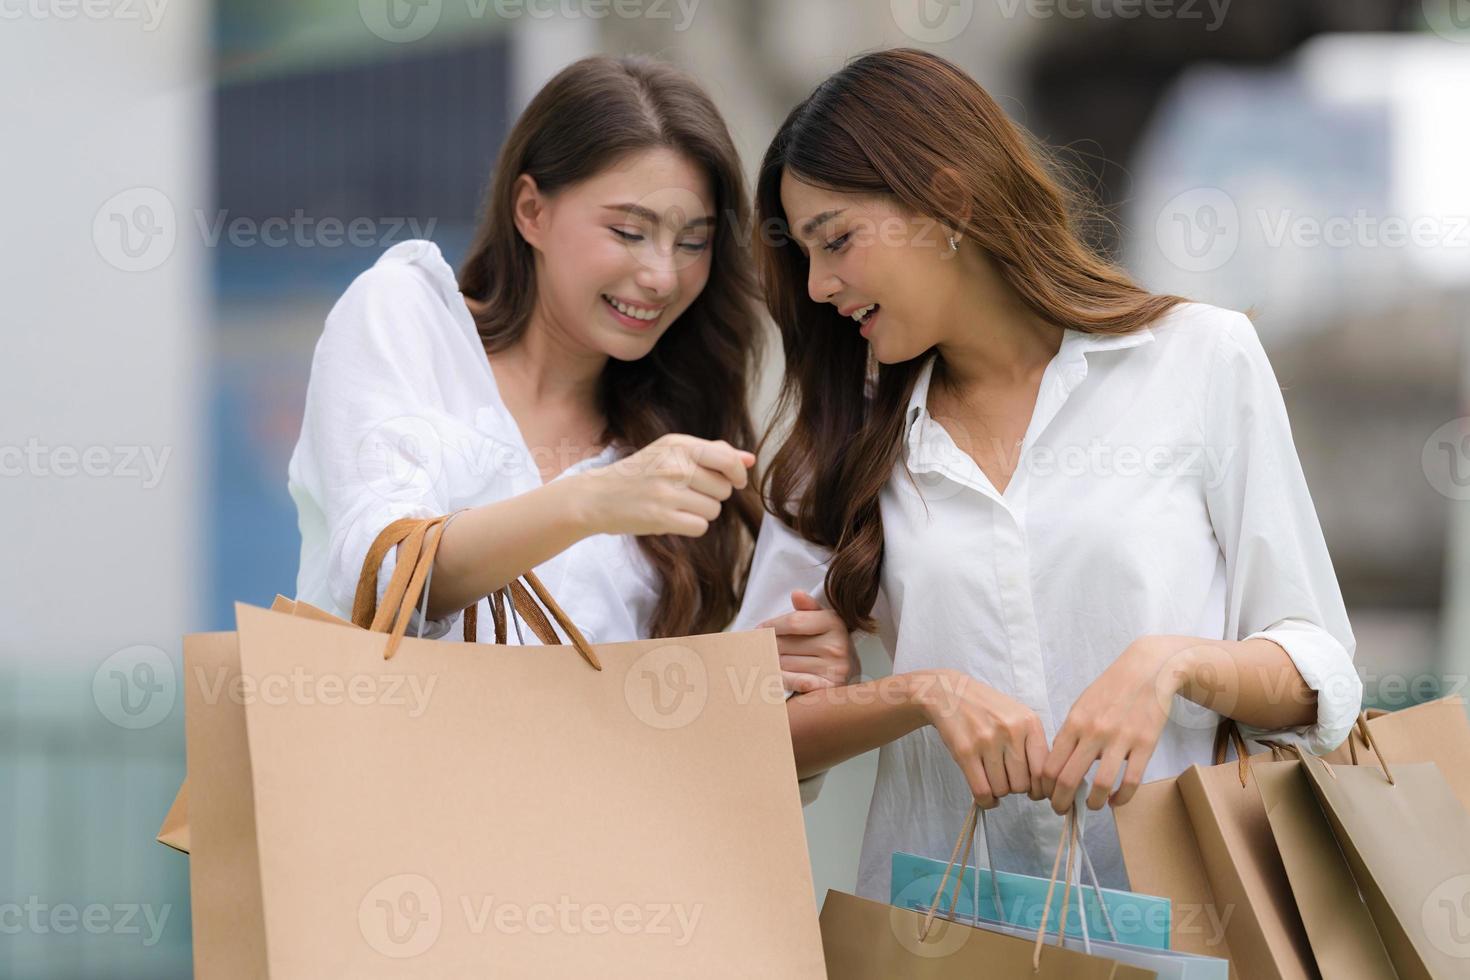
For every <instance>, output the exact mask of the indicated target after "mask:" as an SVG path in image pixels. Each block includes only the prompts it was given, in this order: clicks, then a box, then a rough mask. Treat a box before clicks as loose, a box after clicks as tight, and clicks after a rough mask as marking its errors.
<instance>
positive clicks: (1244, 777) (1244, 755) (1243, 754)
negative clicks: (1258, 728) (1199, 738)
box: [1215, 716, 1251, 786]
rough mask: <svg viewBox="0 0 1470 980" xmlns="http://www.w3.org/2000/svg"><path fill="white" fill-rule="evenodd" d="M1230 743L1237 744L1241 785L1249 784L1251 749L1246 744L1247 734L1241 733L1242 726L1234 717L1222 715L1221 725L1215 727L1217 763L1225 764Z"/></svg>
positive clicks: (1236, 751) (1236, 750)
mask: <svg viewBox="0 0 1470 980" xmlns="http://www.w3.org/2000/svg"><path fill="white" fill-rule="evenodd" d="M1228 745H1234V746H1235V755H1236V757H1237V758H1239V760H1240V785H1242V786H1246V785H1249V780H1250V772H1251V767H1250V761H1249V759H1248V757H1249V755H1250V750H1249V749H1247V748H1246V746H1245V736H1244V735H1242V734H1241V733H1240V726H1239V725H1237V724H1236V723H1235V719H1234V718H1226V717H1223V716H1222V717H1221V718H1220V727H1219V728H1216V729H1215V765H1217V766H1223V765H1224V764H1225V749H1226V746H1228Z"/></svg>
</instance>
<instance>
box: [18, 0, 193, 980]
mask: <svg viewBox="0 0 1470 980" xmlns="http://www.w3.org/2000/svg"><path fill="white" fill-rule="evenodd" d="M3 17H4V20H3V22H0V106H3V108H0V115H3V119H4V124H3V129H4V140H5V151H4V153H3V154H0V160H3V162H0V174H3V177H0V214H3V215H4V216H5V224H6V229H5V234H4V235H0V277H3V295H4V300H5V302H4V304H3V312H0V323H3V331H0V343H3V352H0V364H3V378H4V381H3V384H0V467H3V470H0V513H3V514H4V515H5V516H4V529H5V542H6V549H5V550H6V554H7V559H8V560H7V561H5V562H4V563H3V566H0V623H3V624H4V625H3V627H0V767H3V778H0V786H3V789H0V794H3V795H0V808H3V809H0V825H3V826H4V827H5V844H4V848H3V849H0V856H3V858H4V862H3V865H0V870H3V874H0V902H6V903H20V904H28V905H31V906H37V905H39V906H42V907H43V909H42V910H41V911H40V912H39V914H38V915H35V916H33V915H31V914H29V913H27V914H26V916H25V919H24V925H23V928H22V931H21V932H20V933H18V934H14V935H7V936H6V937H5V939H4V941H3V943H0V974H3V975H5V976H13V977H21V976H24V977H36V978H40V977H52V976H54V977H78V976H102V975H106V976H113V977H128V976H138V977H144V976H147V977H161V976H187V975H188V963H187V959H181V958H180V954H182V956H184V957H186V956H187V949H188V947H187V940H188V909H187V905H186V904H185V905H182V906H180V905H179V901H180V900H181V897H183V901H185V902H186V894H187V892H186V888H187V871H186V869H185V866H184V865H183V862H182V859H179V860H177V861H175V862H173V863H172V864H170V863H169V862H164V861H160V860H159V857H160V855H158V854H156V853H155V851H156V850H158V849H159V847H158V845H156V844H153V843H152V842H151V837H152V834H153V833H154V832H155V830H156V828H157V822H158V820H159V818H160V816H161V814H162V812H163V808H164V807H165V806H166V804H167V799H168V794H171V793H172V789H173V786H176V785H177V780H178V777H179V775H180V772H179V760H181V758H182V755H181V747H182V730H183V725H182V719H183V711H182V707H183V706H182V699H180V698H178V697H177V692H178V690H179V685H178V683H177V680H178V674H177V670H178V663H179V642H180V636H181V635H182V634H183V633H184V632H185V631H186V630H187V629H189V628H190V627H191V625H192V620H193V618H194V612H195V610H196V608H197V595H198V593H197V589H196V583H197V581H198V576H199V558H198V553H199V545H198V524H199V522H198V519H197V514H198V511H199V504H200V499H201V494H202V493H203V488H202V487H201V485H200V479H199V477H200V473H201V472H202V469H203V466H202V462H201V455H202V452H203V451H204V447H203V446H202V445H201V444H200V438H199V432H200V426H201V421H202V420H201V419H200V417H199V416H200V411H199V405H200V394H199V393H200V390H201V388H202V386H203V385H205V384H207V379H206V378H204V377H201V375H200V370H199V365H200V356H199V355H200V344H201V340H202V338H203V331H204V327H205V323H206V319H207V296H206V285H207V284H206V281H205V272H206V269H205V265H204V262H203V259H202V254H201V253H202V248H201V245H200V239H199V236H198V235H197V234H192V233H191V231H192V229H193V227H194V226H193V223H192V217H191V214H190V213H191V212H192V210H193V209H195V208H201V207H203V206H204V205H205V203H206V194H207V188H206V183H205V179H206V177H205V175H206V166H205V165H206V156H205V148H206V146H207V145H208V136H209V132H208V119H207V108H208V100H209V93H210V88H209V63H208V56H207V52H208V46H207V20H206V17H207V8H206V7H205V6H204V5H201V4H198V3H182V2H169V0H154V2H153V3H151V4H130V5H123V4H100V5H99V4H88V5H82V4H65V3H55V4H48V3H43V2H37V3H31V4H24V5H22V4H7V5H6V6H5V7H4V8H3ZM134 726H136V727H134ZM170 783H172V784H173V786H170V785H169V784H170ZM163 856H164V857H166V856H167V855H163ZM181 886H182V887H181ZM93 903H104V904H106V905H107V906H108V909H109V911H108V913H107V914H108V916H109V918H108V920H107V930H106V931H105V932H103V933H100V934H93V933H91V932H89V931H87V930H84V929H81V928H78V927H77V926H76V925H75V920H73V925H72V928H71V930H70V931H69V932H68V931H66V925H65V924H66V921H67V919H66V916H65V915H63V916H62V917H61V918H60V919H53V918H52V917H51V911H50V910H54V909H55V908H56V907H58V906H67V905H70V906H73V907H75V908H76V909H78V910H81V909H84V908H85V907H86V906H87V905H89V904H93ZM119 905H133V906H138V907H139V911H141V907H142V906H150V907H152V909H153V911H154V912H155V916H156V917H157V916H161V915H163V914H167V915H168V916H169V917H168V919H166V920H165V921H163V923H162V926H161V931H162V935H161V936H158V937H156V940H155V945H153V946H151V947H150V946H145V940H147V939H148V934H147V933H146V932H145V933H144V934H139V935H134V934H132V933H130V932H128V931H127V930H126V929H125V925H126V924H125V923H122V922H121V921H120V918H121V914H120V913H119V912H118V911H117V906H119ZM165 905H169V906H171V908H170V911H169V912H168V913H163V911H162V909H163V906H165ZM13 921H16V920H15V919H14V918H13V917H11V918H7V922H13ZM138 921H140V922H141V921H143V918H141V917H140V918H138ZM7 931H9V930H7ZM170 951H172V954H173V955H172V956H170Z"/></svg>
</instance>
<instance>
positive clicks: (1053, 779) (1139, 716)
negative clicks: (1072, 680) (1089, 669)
mask: <svg viewBox="0 0 1470 980" xmlns="http://www.w3.org/2000/svg"><path fill="white" fill-rule="evenodd" d="M1154 639H1155V638H1153V637H1148V636H1145V637H1141V638H1140V639H1138V640H1136V641H1134V643H1132V644H1131V645H1130V646H1129V647H1128V649H1126V650H1124V651H1123V653H1122V655H1120V656H1119V657H1118V659H1117V660H1115V661H1113V663H1112V664H1111V665H1109V667H1108V669H1107V670H1104V671H1103V672H1102V674H1101V675H1100V676H1099V677H1098V678H1097V680H1095V681H1093V682H1092V683H1091V684H1090V685H1088V687H1087V690H1085V691H1083V692H1082V696H1081V697H1079V698H1078V699H1077V703H1076V704H1074V705H1072V710H1071V711H1069V712H1067V720H1066V721H1065V722H1063V723H1062V727H1061V730H1060V731H1058V732H1057V737H1056V738H1055V739H1054V740H1053V741H1052V749H1051V754H1050V755H1048V756H1047V757H1046V763H1045V765H1044V766H1043V768H1042V773H1041V781H1042V790H1043V792H1044V794H1045V795H1046V796H1047V797H1050V798H1051V806H1052V809H1053V810H1055V811H1056V812H1057V813H1066V812H1067V811H1068V810H1070V809H1071V808H1072V801H1073V800H1074V799H1075V798H1076V796H1077V788H1078V786H1079V785H1080V784H1081V782H1082V779H1083V777H1084V776H1086V775H1087V770H1088V769H1090V768H1091V767H1092V764H1093V763H1094V762H1096V761H1097V760H1099V759H1101V760H1102V764H1101V765H1100V766H1099V767H1098V770H1097V776H1096V778H1095V779H1094V780H1093V784H1092V792H1091V793H1089V794H1088V797H1087V807H1088V809H1091V810H1099V809H1101V808H1102V805H1103V804H1104V803H1106V802H1111V803H1112V804H1113V805H1114V806H1122V805H1123V804H1124V803H1127V802H1128V801H1129V800H1130V799H1132V797H1133V793H1134V791H1135V790H1137V789H1138V785H1139V783H1141V782H1142V781H1143V770H1144V767H1145V766H1147V765H1148V760H1149V759H1150V757H1152V756H1153V754H1154V749H1155V747H1157V745H1158V744H1159V736H1160V735H1161V734H1162V733H1163V731H1164V725H1165V724H1166V723H1167V722H1168V720H1169V709H1170V707H1171V706H1172V704H1173V700H1174V695H1175V694H1176V693H1178V692H1179V691H1180V690H1181V689H1182V688H1183V686H1184V685H1185V683H1186V682H1187V680H1188V671H1187V666H1188V658H1187V654H1188V651H1182V653H1183V654H1185V655H1182V656H1181V655H1180V654H1181V651H1179V650H1177V649H1175V648H1173V647H1170V646H1169V645H1167V644H1163V643H1158V642H1154ZM1125 761H1126V763H1127V767H1128V768H1127V771H1126V772H1125V773H1124V774H1123V784H1122V785H1121V786H1119V787H1118V791H1117V792H1116V793H1112V795H1111V797H1110V796H1109V792H1110V791H1111V790H1112V788H1113V783H1115V782H1116V781H1117V779H1118V770H1119V769H1120V768H1122V767H1123V765H1124V763H1125Z"/></svg>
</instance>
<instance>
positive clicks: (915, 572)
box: [732, 304, 1362, 902]
mask: <svg viewBox="0 0 1470 980" xmlns="http://www.w3.org/2000/svg"><path fill="white" fill-rule="evenodd" d="M932 369H933V356H932V355H931V356H930V357H929V362H928V364H927V366H926V367H925V368H924V370H923V373H922V374H921V376H920V377H919V379H918V381H917V383H916V385H915V389H914V393H913V397H912V398H911V400H910V402H909V405H908V414H907V423H908V424H907V427H906V430H905V431H906V443H905V450H906V451H905V454H904V458H903V459H901V460H900V462H899V464H898V465H897V466H896V467H895V470H894V474H893V477H892V478H891V479H890V480H889V482H888V484H887V486H886V487H885V489H884V490H883V492H882V496H881V500H880V509H881V512H882V516H883V529H884V549H885V551H884V561H883V569H882V577H881V591H880V597H879V601H878V603H877V606H876V607H875V610H874V614H875V616H876V617H877V618H878V619H879V622H880V630H879V633H880V635H881V636H882V638H883V641H884V644H885V646H886V647H887V650H888V652H889V654H890V656H891V657H892V658H893V670H894V672H895V673H903V672H906V671H913V670H919V669H924V668H951V669H954V670H959V671H963V672H965V673H967V674H969V675H971V676H974V677H976V678H978V679H979V680H981V681H983V682H984V683H986V684H989V685H992V686H994V687H996V688H997V689H999V690H1001V691H1003V692H1005V693H1006V694H1008V695H1010V696H1012V697H1014V698H1016V699H1017V700H1019V701H1021V702H1023V703H1025V704H1026V705H1027V706H1029V707H1030V708H1032V709H1033V710H1034V711H1035V712H1036V713H1037V715H1038V716H1039V717H1040V719H1041V723H1042V725H1043V726H1044V728H1045V730H1046V737H1047V742H1048V744H1050V743H1051V741H1052V740H1053V739H1054V738H1055V736H1056V733H1057V730H1058V729H1059V728H1060V727H1061V725H1062V723H1063V722H1064V721H1065V719H1066V717H1067V712H1068V711H1069V709H1070V708H1071V707H1072V705H1073V704H1074V703H1075V702H1076V700H1077V699H1078V697H1079V696H1080V695H1081V694H1082V692H1083V691H1084V690H1085V689H1086V688H1087V686H1088V685H1089V684H1090V683H1091V682H1092V681H1094V680H1095V679H1096V678H1097V677H1098V676H1099V675H1100V674H1101V673H1102V672H1103V670H1104V668H1106V667H1107V666H1108V665H1109V664H1110V663H1112V662H1113V661H1114V660H1115V659H1116V658H1117V656H1118V655H1119V654H1120V653H1122V652H1123V650H1124V649H1125V648H1126V647H1127V646H1128V645H1129V644H1130V643H1132V642H1133V641H1134V640H1136V639H1137V638H1138V637H1140V636H1144V635H1146V634H1183V635H1189V636H1201V637H1211V638H1215V637H1218V638H1221V639H1230V640H1242V639H1249V638H1253V637H1267V638H1269V639H1271V640H1274V641H1276V642H1277V643H1279V644H1280V645H1281V646H1282V647H1283V648H1285V650H1286V651H1287V653H1288V655H1289V656H1290V657H1291V659H1292V661H1293V662H1294V663H1295V664H1296V666H1297V668H1298V669H1299V670H1300V672H1301V674H1302V677H1303V678H1304V679H1305V681H1306V682H1307V684H1308V685H1309V686H1310V687H1312V688H1313V689H1314V690H1316V691H1317V692H1318V707H1317V721H1316V723H1315V724H1313V725H1310V726H1306V727H1303V728H1299V729H1292V730H1289V731H1287V732H1284V733H1278V734H1280V735H1282V736H1284V737H1285V738H1286V740H1287V741H1294V742H1296V743H1298V744H1301V745H1304V746H1307V747H1309V748H1310V749H1311V750H1312V751H1316V752H1324V751H1327V750H1328V749H1330V748H1332V747H1334V746H1336V745H1337V744H1339V743H1340V742H1341V741H1342V740H1343V739H1344V738H1345V737H1346V735H1347V732H1348V729H1349V727H1350V726H1351V725H1352V723H1353V721H1354V719H1355V717H1356V715H1357V712H1358V709H1359V705H1360V702H1361V699H1362V683H1361V681H1360V680H1359V678H1358V675H1357V673H1356V671H1355V670H1354V667H1353V662H1352V657H1353V650H1354V647H1355V642H1354V639H1353V635H1352V631H1351V629H1350V627H1349V625H1348V620H1347V614H1346V612H1345V610H1344V608H1343V602H1342V596H1341V593H1340V591H1339V589H1338V585H1337V581H1336V578H1335V576H1334V574H1333V570H1332V563H1331V560H1330V559H1329V557H1328V554H1327V548H1326V545H1325V543H1324V541H1323V538H1322V530H1321V527H1320V525H1319V524H1318V522H1317V516H1316V513H1315V511H1314V509H1313V507H1312V501H1311V498H1310V496H1309V495H1308V493H1307V486H1306V481H1305V479H1304V477H1303V475H1302V469H1301V465H1300V462H1299V461H1298V459H1297V455H1296V451H1295V448H1294V447H1293V444H1292V438H1291V432H1290V429H1289V427H1288V424H1287V416H1286V408H1285V404H1284V402H1283V401H1282V397H1281V392H1280V389H1279V387H1278V386H1277V383H1276V379H1275V376H1274V374H1273V372H1272V370H1271V365H1270V363H1269V362H1268V361H1267V359H1266V354H1265V351H1264V350H1263V349H1262V347H1261V344H1260V341H1259V339H1258V338H1257V336H1256V332H1255V329H1254V327H1253V326H1252V325H1251V323H1250V321H1249V320H1248V319H1247V318H1246V317H1245V316H1243V315H1241V314H1239V313H1234V312H1230V311H1227V310H1222V309H1218V308H1215V307H1211V306H1206V305H1203V304H1189V305H1186V306H1181V307H1177V308H1175V309H1174V310H1172V311H1170V313H1168V314H1166V315H1165V316H1164V317H1163V318H1161V319H1160V320H1159V321H1158V322H1157V323H1156V324H1154V325H1153V326H1152V327H1151V328H1149V329H1145V330H1142V331H1140V332H1137V333H1133V334H1129V335H1125V336H1113V337H1109V336H1101V335H1095V334H1088V333H1083V332H1080V331H1076V330H1067V331H1066V334H1065V336H1064V338H1063V340H1062V343H1061V347H1060V349H1059V350H1058V352H1057V354H1056V356H1055V357H1054V358H1053V359H1052V360H1051V362H1050V363H1049V364H1048V365H1047V367H1046V370H1045V373H1044V375H1043V377H1042V380H1041V385H1040V389H1039V391H1038V394H1037V400H1036V406H1035V410H1034V414H1033V416H1032V418H1031V422H1030V426H1029V427H1028V429H1027V430H1026V434H1025V438H1024V440H1023V443H1022V446H1021V449H1020V457H1019V461H1018V466H1017V469H1016V471H1015V473H1014V475H1013V476H1012V478H1011V481H1010V483H1009V484H1008V485H1007V486H1006V489H1005V492H1004V493H997V492H996V490H995V489H994V488H993V486H992V485H991V483H990V481H989V480H988V479H987V478H986V476H985V474H984V473H983V472H982V471H981V469H980V468H979V467H978V466H977V465H976V464H975V462H974V461H973V459H971V457H970V456H968V455H967V454H966V453H964V452H962V451H961V450H960V449H959V448H958V447H957V446H956V444H955V442H954V440H953V439H951V437H950V435H949V434H948V432H946V430H945V429H944V428H943V427H942V426H941V425H940V424H939V423H937V422H936V421H935V420H934V419H933V418H932V417H931V416H930V415H929V412H928V410H927V408H926V404H927V395H928V390H929V382H930V375H931V372H932ZM905 463H906V464H907V466H908V468H909V470H910V471H911V472H912V474H913V480H912V482H911V481H910V479H909V476H908V474H906V473H905V472H904V464H905ZM829 555H830V553H829V552H828V551H827V550H826V549H824V548H820V547H818V546H815V545H812V544H810V543H808V542H806V541H803V540H801V539H800V538H798V537H797V536H796V534H795V533H794V532H792V531H791V530H790V529H789V528H787V527H786V526H785V525H784V524H783V523H782V522H781V521H780V520H778V519H776V518H775V517H772V516H771V515H767V516H766V518H765V521H764V524H763V526H762V528H761V534H760V539H759V542H758V544H757V548H756V554H755V559H754V566H753V568H752V571H751V583H752V584H751V586H750V588H749V589H748V590H747V592H746V596H745V601H744V604H743V607H742V609H741V612H740V614H739V616H738V617H737V618H736V621H735V625H734V626H733V627H732V628H742V627H748V626H750V625H752V624H754V623H756V622H759V621H761V620H762V619H764V618H766V617H768V616H773V615H777V614H779V613H781V612H784V611H786V610H785V609H784V608H782V607H783V606H784V605H787V601H786V599H785V597H786V595H787V593H788V592H789V591H790V590H791V589H793V588H802V589H806V590H808V591H811V592H812V593H813V594H820V593H819V592H818V590H819V589H820V587H821V584H822V580H823V576H824V574H825V569H826V564H827V561H828V559H829ZM1218 718H1219V715H1217V714H1216V713H1214V712H1212V711H1209V710H1207V709H1204V708H1201V707H1200V706H1198V705H1195V704H1192V703H1190V702H1187V701H1185V700H1184V699H1183V698H1182V697H1176V699H1175V704H1174V710H1173V712H1172V714H1171V721H1170V722H1169V723H1168V724H1167V725H1166V726H1165V728H1164V731H1163V734H1162V736H1161V737H1160V739H1159V742H1158V746H1157V749H1156V750H1155V752H1154V754H1153V756H1152V758H1151V759H1150V760H1149V763H1148V766H1147V769H1146V771H1145V774H1144V780H1145V781H1150V780H1155V779H1161V778H1164V777H1168V776H1174V775H1177V774H1178V773H1180V772H1182V771H1183V770H1184V769H1185V768H1187V767H1188V766H1190V765H1191V764H1194V763H1203V764H1206V765H1208V764H1209V763H1210V761H1211V750H1212V744H1213V736H1214V730H1215V726H1216V723H1217V721H1218ZM1243 730H1244V733H1245V735H1246V737H1247V738H1251V737H1254V736H1255V735H1263V734H1264V733H1262V732H1259V731H1257V730H1253V729H1249V728H1244V727H1243ZM1095 773H1096V763H1095V764H1094V768H1093V769H1092V770H1091V771H1090V772H1089V774H1088V776H1089V779H1090V778H1091V777H1092V776H1093V775H1095ZM1085 795H1086V791H1085V790H1084V791H1083V792H1082V793H1081V794H1079V798H1082V797H1085ZM970 801H971V793H970V790H969V786H968V784H967V783H966V781H965V779H964V777H963V775H962V774H961V772H960V769H959V767H958V765H957V764H956V763H955V762H954V760H953V759H952V757H951V756H950V754H949V751H948V749H946V747H945V745H944V743H943V741H942V740H941V739H940V737H939V733H938V731H937V730H936V729H935V728H933V727H932V726H925V727H924V728H921V729H919V730H917V731H914V732H912V733H910V734H909V735H907V736H905V737H903V738H901V739H899V740H897V741H895V742H893V743H890V744H888V745H885V746H883V748H882V749H881V751H880V754H879V762H878V775H877V783H876V785H875V786H874V789H873V798H872V803H871V806H870V808H869V811H868V823H867V831H866V834H865V836H864V840H863V849H862V857H861V860H860V863H859V868H858V882H857V890H858V894H859V895H861V896H863V897H865V898H869V899H873V900H877V901H883V902H886V901H888V898H889V893H888V890H889V880H890V860H891V856H892V853H893V852H894V851H899V850H902V851H909V852H911V853H917V854H921V855H926V856H929V857H936V858H940V859H944V860H947V859H948V857H949V855H950V851H951V849H952V848H953V846H954V840H955V835H956V834H957V833H958V832H959V828H960V825H961V822H962V820H963V819H964V816H965V813H966V810H967V808H968V807H969V805H970ZM1088 817H1089V819H1088V820H1087V832H1086V834H1085V839H1086V842H1087V848H1088V852H1089V854H1090V856H1091V857H1092V860H1093V862H1094V864H1095V865H1096V868H1097V872H1098V875H1099V877H1100V879H1101V880H1102V883H1103V884H1104V885H1105V886H1112V887H1127V876H1126V873H1125V871H1124V867H1123V863H1122V858H1121V855H1120V853H1119V850H1118V841H1117V830H1116V826H1115V824H1114V822H1113V817H1112V810H1111V808H1109V807H1104V808H1103V809H1102V810H1101V811H1098V812H1096V813H1089V814H1088ZM989 825H990V827H991V830H992V833H993V834H994V839H993V841H992V844H993V848H994V852H995V860H996V866H997V867H999V868H1001V869H1002V870H1008V871H1016V872H1021V873H1024V874H1032V875H1041V876H1046V875H1047V874H1049V873H1050V871H1051V861H1052V858H1053V857H1054V856H1055V853H1056V852H1055V848H1056V843H1057V839H1058V835H1059V834H1060V832H1061V818H1060V817H1058V816H1057V815H1056V814H1055V813H1053V812H1052V809H1051V805H1050V804H1049V803H1047V802H1033V801H1032V800H1030V799H1029V798H1027V797H1026V796H1025V794H1020V795H1015V794H1013V795H1010V796H1007V797H1005V798H1004V799H1003V800H1002V801H1001V803H1000V805H999V807H998V808H997V809H996V810H994V811H991V815H990V820H989ZM979 853H983V851H981V852H979Z"/></svg>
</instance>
